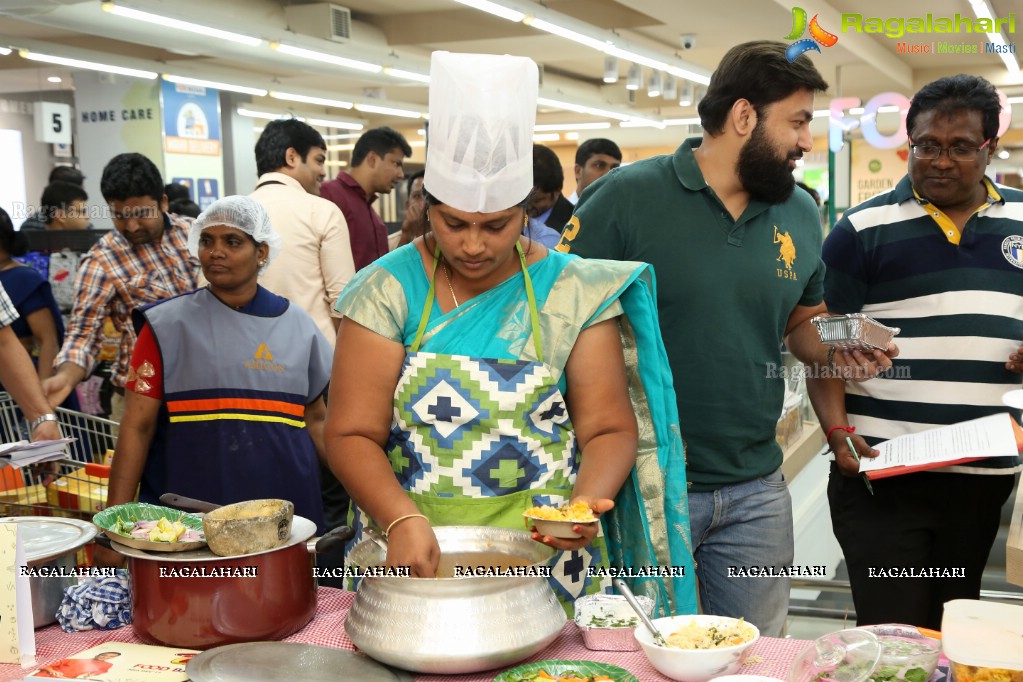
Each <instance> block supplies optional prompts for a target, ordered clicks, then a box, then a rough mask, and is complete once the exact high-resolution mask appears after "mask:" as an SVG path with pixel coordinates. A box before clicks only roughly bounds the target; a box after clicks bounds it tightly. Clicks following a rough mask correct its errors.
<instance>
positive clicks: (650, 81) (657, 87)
mask: <svg viewBox="0 0 1023 682" xmlns="http://www.w3.org/2000/svg"><path fill="white" fill-rule="evenodd" d="M646 95H647V97H660V96H661V72H660V71H651V72H650V75H649V76H648V77H647V79H646Z"/></svg>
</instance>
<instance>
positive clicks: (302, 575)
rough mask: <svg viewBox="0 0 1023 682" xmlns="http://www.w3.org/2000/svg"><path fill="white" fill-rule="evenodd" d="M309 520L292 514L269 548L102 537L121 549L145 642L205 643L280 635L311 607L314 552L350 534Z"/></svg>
mask: <svg viewBox="0 0 1023 682" xmlns="http://www.w3.org/2000/svg"><path fill="white" fill-rule="evenodd" d="M315 533H316V524H314V523H313V522H312V521H310V520H309V519H306V518H303V517H301V516H295V517H294V520H293V522H292V525H291V536H290V537H289V538H288V540H287V542H285V543H284V544H282V545H281V546H280V547H277V548H275V549H271V550H267V551H264V552H256V553H254V554H247V555H245V556H239V557H219V556H217V555H215V554H213V552H211V551H210V549H209V548H208V547H203V548H202V549H197V550H192V551H187V552H173V553H170V552H168V553H158V552H148V551H145V550H140V549H133V548H131V547H125V546H124V545H120V544H118V543H116V542H114V543H109V540H107V539H106V538H103V540H98V541H99V542H101V543H102V544H107V543H109V544H110V545H111V546H112V547H113V548H114V549H115V550H117V551H118V552H120V553H121V554H124V555H125V556H127V557H128V572H129V576H130V580H131V606H132V628H133V629H134V630H135V634H136V635H138V636H139V638H141V639H142V640H144V641H145V642H147V643H149V644H158V645H162V646H173V647H185V648H190V649H208V648H210V647H215V646H221V645H223V644H235V643H239V642H254V641H266V640H275V639H282V638H284V637H287V636H288V635H291V634H293V633H295V632H297V631H298V630H300V629H302V628H303V627H304V626H305V625H306V623H308V622H309V621H310V620H312V617H313V614H314V613H315V612H316V580H315V578H314V577H313V556H312V555H313V554H314V553H315V552H317V551H319V552H323V551H326V550H327V549H329V548H330V547H331V546H334V545H336V544H337V543H343V542H344V541H346V540H348V539H350V538H351V537H352V535H353V531H352V530H351V529H350V528H348V527H341V528H336V529H334V530H332V531H331V532H329V533H327V534H326V535H324V536H323V537H321V538H313V535H314V534H315Z"/></svg>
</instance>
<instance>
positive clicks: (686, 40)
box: [678, 33, 696, 50]
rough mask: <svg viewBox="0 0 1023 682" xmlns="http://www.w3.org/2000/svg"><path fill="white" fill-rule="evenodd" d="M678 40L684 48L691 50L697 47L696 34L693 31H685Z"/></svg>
mask: <svg viewBox="0 0 1023 682" xmlns="http://www.w3.org/2000/svg"><path fill="white" fill-rule="evenodd" d="M678 40H679V44H680V45H682V49H683V50H691V49H693V48H694V47H696V36H695V35H694V34H692V33H683V34H682V35H680V36H679V37H678Z"/></svg>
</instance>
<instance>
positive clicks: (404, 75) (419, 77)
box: [384, 66, 430, 83]
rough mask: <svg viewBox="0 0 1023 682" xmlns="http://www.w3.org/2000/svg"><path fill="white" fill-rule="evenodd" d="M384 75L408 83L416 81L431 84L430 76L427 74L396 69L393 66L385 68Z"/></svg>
mask: <svg viewBox="0 0 1023 682" xmlns="http://www.w3.org/2000/svg"><path fill="white" fill-rule="evenodd" d="M384 73H385V74H387V75H388V76H391V77H392V78H401V79H404V80H407V81H415V82H417V83H429V82H430V76H429V75H427V74H425V73H416V72H415V71H405V70H404V69H395V68H394V67H391V66H385V67H384Z"/></svg>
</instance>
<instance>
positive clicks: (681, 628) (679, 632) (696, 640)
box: [636, 615, 760, 682]
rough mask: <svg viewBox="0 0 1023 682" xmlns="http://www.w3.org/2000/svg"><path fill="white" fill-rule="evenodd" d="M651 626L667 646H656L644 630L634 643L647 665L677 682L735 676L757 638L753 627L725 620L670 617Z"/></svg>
mask: <svg viewBox="0 0 1023 682" xmlns="http://www.w3.org/2000/svg"><path fill="white" fill-rule="evenodd" d="M654 625H655V626H656V627H657V629H658V630H659V631H660V632H661V634H662V635H664V638H665V639H666V640H667V641H668V644H669V646H666V647H665V646H661V645H659V644H655V643H654V637H653V635H652V634H650V631H649V630H647V629H646V628H645V627H638V628H636V640H637V641H638V642H639V646H640V647H641V648H642V649H643V653H645V654H646V657H647V660H649V661H650V665H652V666H654V668H656V669H657V670H658V671H659V672H660V673H661V674H662V675H665V676H667V677H670V678H671V679H673V680H679V681H680V682H708V680H711V679H714V678H715V677H721V676H723V675H731V674H733V673H735V672H737V671H738V670H739V668H741V667H742V663H743V661H744V660H745V658H746V655H747V653H748V651H749V649H750V647H752V646H753V644H754V643H755V642H756V641H757V640H758V639H759V638H760V631H759V630H757V628H756V626H755V625H753V624H752V623H747V622H746V621H744V620H741V619H738V618H729V617H727V616H710V615H693V616H670V617H668V618H657V619H656V620H654Z"/></svg>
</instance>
